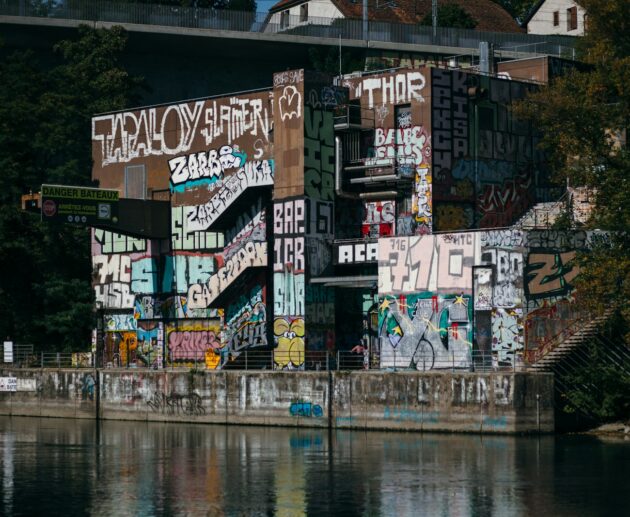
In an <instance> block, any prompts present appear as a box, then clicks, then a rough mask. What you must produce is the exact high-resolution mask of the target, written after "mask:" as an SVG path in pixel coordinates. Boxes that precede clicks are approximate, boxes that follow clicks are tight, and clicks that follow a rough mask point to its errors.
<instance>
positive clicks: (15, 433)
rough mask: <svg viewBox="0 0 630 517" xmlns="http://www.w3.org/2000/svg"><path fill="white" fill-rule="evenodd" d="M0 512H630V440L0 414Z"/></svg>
mask: <svg viewBox="0 0 630 517" xmlns="http://www.w3.org/2000/svg"><path fill="white" fill-rule="evenodd" d="M0 458H1V465H0V480H1V482H0V486H1V487H2V498H1V500H0V515H7V516H10V515H29V516H30V515H107V516H111V515H134V516H136V515H139V516H143V515H280V516H299V515H343V516H353V515H394V516H398V515H414V516H415V515H428V516H434V515H435V516H447V515H453V516H474V517H481V516H486V515H487V516H490V515H536V516H537V515H541V516H542V515H545V516H547V515H550V516H564V515H566V516H573V515H580V516H588V515H611V516H617V515H619V516H623V515H630V441H622V440H617V441H602V440H600V439H598V438H593V437H585V436H545V437H541V438H536V437H533V438H532V437H487V436H483V437H481V436H468V435H436V434H403V433H383V432H356V431H331V432H329V431H328V430H305V429H300V430H298V429H286V428H263V427H237V426H230V427H227V426H211V425H187V424H157V423H133V422H102V423H100V424H97V423H96V422H93V421H80V420H63V419H38V418H8V417H0Z"/></svg>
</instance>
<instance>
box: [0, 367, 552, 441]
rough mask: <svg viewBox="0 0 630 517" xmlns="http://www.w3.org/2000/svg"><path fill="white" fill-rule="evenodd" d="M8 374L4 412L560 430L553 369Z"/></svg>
mask: <svg viewBox="0 0 630 517" xmlns="http://www.w3.org/2000/svg"><path fill="white" fill-rule="evenodd" d="M1 375H2V376H15V377H17V378H18V391H17V392H15V393H0V414H3V415H16V416H17V415H20V416H47V417H67V418H97V417H99V418H102V419H109V420H139V421H156V422H196V423H207V424H213V423H214V424H246V425H267V426H291V427H333V428H342V429H361V430H369V429H375V430H376V429H380V430H396V431H415V432H422V431H441V432H466V433H490V434H497V433H501V434H520V433H537V432H541V433H548V432H553V430H554V413H553V375H552V374H548V373H525V372H522V373H521V372H519V373H516V372H506V373H498V372H497V373H482V374H477V373H469V372H450V371H448V372H446V371H444V372H440V371H433V372H423V373H420V372H410V371H409V372H408V371H399V372H382V371H357V372H330V373H329V372H294V373H288V372H272V371H247V372H243V371H207V372H206V371H203V372H193V371H184V370H179V371H164V370H161V371H151V370H112V369H106V370H100V371H98V372H97V373H96V372H94V371H93V370H28V369H23V370H17V369H16V370H3V371H1ZM95 375H97V376H98V379H99V384H98V385H96V383H94V380H95ZM99 388H100V389H99Z"/></svg>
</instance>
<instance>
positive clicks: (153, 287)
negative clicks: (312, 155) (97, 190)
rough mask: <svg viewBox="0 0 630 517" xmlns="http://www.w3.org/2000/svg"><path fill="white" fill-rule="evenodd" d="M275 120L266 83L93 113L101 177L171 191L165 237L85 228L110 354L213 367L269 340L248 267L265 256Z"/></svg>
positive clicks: (259, 279)
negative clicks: (254, 89) (251, 89)
mask: <svg viewBox="0 0 630 517" xmlns="http://www.w3.org/2000/svg"><path fill="white" fill-rule="evenodd" d="M272 128H273V107H272V93H271V92H270V91H263V92H258V93H250V94H243V95H236V96H226V97H221V98H213V99H206V100H198V101H194V102H185V103H179V104H172V105H167V106H158V107H154V108H145V109H141V110H137V111H129V112H121V113H114V114H109V115H102V116H98V117H95V118H94V119H93V121H92V140H93V158H94V170H93V177H94V178H95V179H96V180H98V181H99V182H100V186H101V187H109V188H116V189H118V190H120V191H121V194H122V195H123V196H124V197H136V198H146V199H151V198H154V199H156V198H157V199H165V198H167V199H170V201H171V232H172V233H171V238H170V239H165V240H153V241H151V240H145V239H134V238H131V237H125V236H120V235H116V234H113V233H110V232H106V231H102V230H95V231H94V233H93V244H92V252H93V264H94V288H95V291H96V297H97V303H98V304H99V306H100V307H101V308H102V311H101V317H102V319H103V320H104V321H105V322H106V324H105V326H104V332H105V334H104V338H105V339H104V352H105V361H106V362H112V363H114V364H121V365H125V364H128V363H136V364H139V365H146V366H158V367H159V366H162V365H163V364H194V363H197V364H203V363H205V364H206V365H207V366H208V367H209V368H216V367H221V366H222V365H223V364H224V363H225V362H226V361H227V360H228V359H229V358H233V357H234V356H235V355H238V354H239V353H240V352H241V351H242V350H244V349H247V348H250V347H251V348H258V347H265V346H267V345H268V340H267V334H268V329H267V328H266V321H267V318H266V313H267V311H266V303H267V299H266V290H267V275H266V274H265V273H264V271H263V273H262V274H260V273H253V272H252V271H255V268H261V267H266V266H267V226H266V222H267V213H268V212H267V211H268V207H267V204H268V201H267V200H268V198H269V197H270V196H269V191H270V189H271V187H272V186H273V179H274V172H275V165H274V161H273V148H272V144H271V138H270V135H271V130H272ZM265 189H266V194H265ZM252 192H253V194H252ZM245 197H247V199H246V200H245V202H244V203H243V198H245ZM232 288H233V289H234V291H233V294H232V295H229V294H228V296H227V298H225V297H224V299H223V300H218V298H219V296H220V295H223V294H224V293H225V292H226V291H227V292H228V293H229V291H230V289H232ZM243 293H248V295H249V296H245V297H243V296H241V295H242V294H243ZM226 308H229V318H227V319H226V317H225V316H226V313H225V311H226Z"/></svg>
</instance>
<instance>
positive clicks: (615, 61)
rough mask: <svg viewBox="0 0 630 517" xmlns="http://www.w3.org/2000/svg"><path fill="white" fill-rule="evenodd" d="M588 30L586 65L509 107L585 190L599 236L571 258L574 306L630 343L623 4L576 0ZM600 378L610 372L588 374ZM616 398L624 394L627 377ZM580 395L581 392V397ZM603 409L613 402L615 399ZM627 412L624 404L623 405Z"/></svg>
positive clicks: (628, 65) (629, 76) (628, 42)
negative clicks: (610, 324) (610, 320)
mask: <svg viewBox="0 0 630 517" xmlns="http://www.w3.org/2000/svg"><path fill="white" fill-rule="evenodd" d="M580 5H582V6H583V7H584V8H585V9H586V11H587V12H588V32H587V34H586V35H585V36H584V37H583V38H582V39H581V40H580V42H579V49H580V55H581V58H582V60H583V61H584V62H585V63H587V65H588V66H587V67H586V68H580V69H577V68H576V69H573V70H572V71H570V72H569V73H567V74H565V75H563V76H562V77H559V78H556V79H554V80H553V81H552V82H551V84H550V85H549V87H547V88H543V89H541V90H540V91H538V92H537V93H534V94H532V95H531V96H529V97H528V98H527V99H526V100H525V101H524V102H523V103H521V104H520V105H517V106H516V108H515V109H516V112H517V114H519V115H521V116H523V117H526V118H528V119H529V120H530V121H531V122H532V123H533V124H535V125H536V126H537V127H539V128H540V129H541V130H542V131H543V140H542V145H543V146H544V149H545V151H546V152H547V154H548V155H549V156H550V158H551V161H552V164H553V168H554V170H555V174H556V175H557V176H558V178H566V179H568V181H569V183H570V184H571V185H572V186H583V187H586V188H587V189H588V191H589V192H591V193H592V201H593V202H594V209H593V210H592V212H591V215H590V218H589V220H588V222H587V223H586V228H587V229H601V230H606V231H607V235H608V237H607V238H603V239H601V240H600V241H598V242H597V243H596V244H595V245H594V246H593V248H592V249H591V250H589V251H585V252H583V253H580V254H579V255H578V258H577V260H578V263H579V265H580V268H581V272H580V275H579V276H578V277H577V279H576V281H575V284H576V287H577V290H578V291H577V292H578V293H579V296H578V299H577V301H578V303H580V304H581V305H582V308H583V309H584V310H586V311H590V312H591V313H592V314H596V313H602V312H604V311H609V312H612V313H615V314H616V315H617V317H619V318H621V322H622V323H621V324H620V325H618V327H617V329H618V333H617V337H616V338H615V339H616V340H622V341H623V340H624V339H625V342H626V343H630V304H629V303H628V299H629V298H630V153H629V152H628V147H627V144H626V142H625V140H626V136H627V132H628V121H630V30H629V29H630V28H629V27H628V24H629V23H630V22H629V20H630V2H628V1H627V0H582V1H581V2H580ZM592 374H593V375H596V376H597V375H599V376H600V380H601V382H608V381H610V380H611V379H613V378H614V374H613V373H611V371H610V369H607V368H603V369H601V371H599V372H598V371H595V372H592ZM624 386H626V388H625V389H626V391H625V392H624V396H625V397H626V399H627V396H628V392H627V380H626V384H624ZM583 395H584V396H588V394H583ZM611 404H612V405H611V406H610V407H608V408H607V409H606V411H607V412H608V416H610V414H612V413H614V411H613V409H611V408H613V407H621V406H619V404H618V401H617V399H615V401H613V402H611ZM626 410H627V407H626Z"/></svg>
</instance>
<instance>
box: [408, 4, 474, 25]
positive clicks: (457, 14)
mask: <svg viewBox="0 0 630 517" xmlns="http://www.w3.org/2000/svg"><path fill="white" fill-rule="evenodd" d="M437 24H438V27H451V28H455V29H474V28H475V27H476V26H477V20H475V19H474V18H473V17H472V16H470V14H468V13H467V12H466V10H465V9H464V8H463V7H461V6H459V5H457V4H443V5H438V10H437ZM420 25H433V15H432V14H431V13H427V14H426V15H425V17H424V18H422V20H421V21H420Z"/></svg>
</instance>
